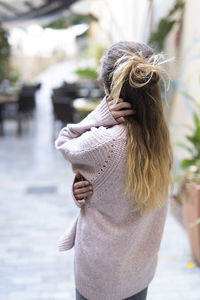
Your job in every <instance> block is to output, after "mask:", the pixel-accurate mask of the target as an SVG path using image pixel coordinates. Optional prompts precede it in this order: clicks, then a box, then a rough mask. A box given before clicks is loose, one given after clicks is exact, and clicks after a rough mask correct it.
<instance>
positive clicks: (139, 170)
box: [100, 42, 173, 212]
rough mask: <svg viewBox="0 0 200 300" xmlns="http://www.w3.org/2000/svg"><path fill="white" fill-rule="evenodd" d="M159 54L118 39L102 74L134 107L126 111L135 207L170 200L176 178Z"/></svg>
mask: <svg viewBox="0 0 200 300" xmlns="http://www.w3.org/2000/svg"><path fill="white" fill-rule="evenodd" d="M160 58H161V55H155V54H154V53H153V50H152V49H151V48H150V47H149V46H147V45H146V44H143V43H135V42H119V43H117V44H115V45H113V46H112V47H111V48H110V49H108V51H107V52H106V53H105V55H104V56H103V58H102V63H101V72H100V79H101V81H102V82H103V83H104V84H105V86H106V88H107V89H108V91H109V93H110V94H111V95H112V98H113V99H116V103H117V101H118V99H119V98H123V99H124V101H128V102H130V103H131V104H132V107H133V109H134V110H135V111H136V113H135V114H134V115H131V116H128V117H126V118H125V119H126V121H125V124H126V129H127V137H128V141H127V166H126V185H125V190H124V193H125V195H128V196H129V197H130V199H131V200H132V201H133V202H134V210H139V211H142V212H149V211H151V210H154V209H156V208H159V207H161V206H162V205H163V204H164V203H165V202H166V200H167V197H168V189H169V185H171V184H172V179H171V172H170V171H171V167H172V162H173V154H172V148H171V144H170V137H169V131H168V127H167V124H166V121H165V118H164V113H163V107H162V99H161V91H160V86H159V81H160V79H161V78H162V73H163V71H164V70H163V68H162V63H160Z"/></svg>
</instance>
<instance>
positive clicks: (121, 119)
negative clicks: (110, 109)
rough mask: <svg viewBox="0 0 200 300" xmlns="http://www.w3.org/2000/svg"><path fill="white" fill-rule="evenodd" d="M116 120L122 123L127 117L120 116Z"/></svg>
mask: <svg viewBox="0 0 200 300" xmlns="http://www.w3.org/2000/svg"><path fill="white" fill-rule="evenodd" d="M116 121H117V122H118V123H119V124H120V123H124V122H125V118H124V117H120V118H117V119H116Z"/></svg>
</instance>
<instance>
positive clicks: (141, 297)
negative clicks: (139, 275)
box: [76, 287, 148, 300]
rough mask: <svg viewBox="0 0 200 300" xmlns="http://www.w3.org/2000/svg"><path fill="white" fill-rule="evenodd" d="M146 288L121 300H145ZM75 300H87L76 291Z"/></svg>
mask: <svg viewBox="0 0 200 300" xmlns="http://www.w3.org/2000/svg"><path fill="white" fill-rule="evenodd" d="M147 288H148V287H147ZM147 288H146V289H144V290H142V291H141V292H139V293H137V294H136V295H133V296H131V297H129V298H126V299H122V300H146V297H147ZM76 300H88V299H86V298H85V297H83V296H82V295H81V294H80V293H79V291H78V290H77V289H76ZM102 300H103V299H102Z"/></svg>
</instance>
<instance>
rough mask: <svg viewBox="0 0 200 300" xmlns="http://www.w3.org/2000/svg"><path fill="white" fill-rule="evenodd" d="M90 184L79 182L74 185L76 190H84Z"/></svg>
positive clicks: (83, 181) (84, 181)
mask: <svg viewBox="0 0 200 300" xmlns="http://www.w3.org/2000/svg"><path fill="white" fill-rule="evenodd" d="M89 184H90V183H89V182H88V181H86V180H82V181H78V182H75V183H74V189H77V188H82V187H85V186H88V185H89Z"/></svg>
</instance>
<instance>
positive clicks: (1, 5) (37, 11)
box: [0, 0, 77, 23]
mask: <svg viewBox="0 0 200 300" xmlns="http://www.w3.org/2000/svg"><path fill="white" fill-rule="evenodd" d="M76 1H77V0H0V23H12V22H14V23H16V22H17V23H18V22H26V21H33V20H34V21H40V20H42V19H46V18H51V17H55V16H56V15H59V14H61V13H63V12H64V11H65V10H66V9H69V7H70V5H71V4H73V3H74V2H76Z"/></svg>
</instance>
